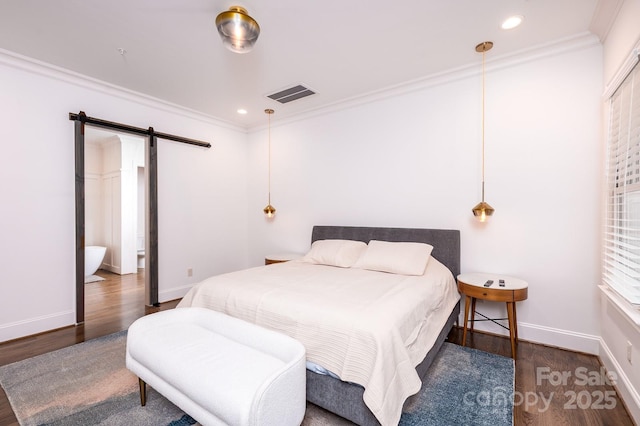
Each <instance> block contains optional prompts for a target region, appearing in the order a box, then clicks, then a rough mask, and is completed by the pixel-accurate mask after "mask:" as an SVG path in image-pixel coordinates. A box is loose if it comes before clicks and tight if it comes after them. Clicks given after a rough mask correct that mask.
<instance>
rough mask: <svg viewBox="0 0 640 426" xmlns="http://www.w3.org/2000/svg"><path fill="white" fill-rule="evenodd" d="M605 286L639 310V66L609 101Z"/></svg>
mask: <svg viewBox="0 0 640 426" xmlns="http://www.w3.org/2000/svg"><path fill="white" fill-rule="evenodd" d="M606 190H607V200H606V216H605V220H606V222H605V229H604V233H605V235H604V268H603V273H604V277H603V279H604V282H605V283H606V284H607V285H608V286H609V287H610V288H612V289H613V290H614V291H615V292H617V293H618V294H619V295H621V296H622V297H624V298H625V299H626V300H627V301H629V302H630V303H632V304H633V305H636V306H635V307H636V308H640V66H638V65H636V66H635V67H634V68H633V69H632V71H631V72H630V73H629V75H628V76H627V77H626V78H625V79H624V81H623V82H622V84H621V85H620V87H619V88H618V89H617V90H616V91H615V92H614V94H613V95H612V96H611V98H610V116H609V140H608V153H607V187H606Z"/></svg>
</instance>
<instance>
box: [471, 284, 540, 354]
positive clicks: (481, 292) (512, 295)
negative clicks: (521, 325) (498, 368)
mask: <svg viewBox="0 0 640 426" xmlns="http://www.w3.org/2000/svg"><path fill="white" fill-rule="evenodd" d="M488 280H493V283H492V284H491V285H490V286H489V287H485V283H486V282H487V281H488ZM501 280H502V281H503V282H504V285H502V286H501V282H500V281H501ZM528 289H529V284H527V282H526V281H524V280H521V279H520V278H515V277H510V276H507V275H499V274H483V273H473V274H460V275H458V290H459V291H460V293H462V294H463V295H465V296H466V300H465V306H464V331H463V334H462V346H464V345H465V343H466V341H467V329H468V324H469V321H470V322H471V331H473V323H474V322H475V321H476V319H475V316H476V300H477V299H480V300H488V301H491V302H505V303H506V304H507V318H498V319H491V318H487V317H485V316H484V315H482V314H480V313H478V315H480V316H482V317H484V318H485V320H488V321H492V322H494V323H496V324H498V325H500V326H501V327H504V328H507V327H505V326H504V325H502V324H500V323H498V322H496V320H504V319H507V320H508V321H509V327H508V330H509V338H510V339H511V356H512V357H513V359H515V358H516V343H517V342H518V321H517V315H516V302H520V301H522V300H526V299H527V296H528ZM470 308H471V319H469V309H470ZM485 320H479V321H485Z"/></svg>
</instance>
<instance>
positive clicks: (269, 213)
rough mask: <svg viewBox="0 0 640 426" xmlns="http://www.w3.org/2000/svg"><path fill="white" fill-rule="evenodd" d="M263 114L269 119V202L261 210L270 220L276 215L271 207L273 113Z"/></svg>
mask: <svg viewBox="0 0 640 426" xmlns="http://www.w3.org/2000/svg"><path fill="white" fill-rule="evenodd" d="M264 112H265V113H266V114H267V116H268V117H269V179H268V181H269V202H268V203H267V207H265V208H264V209H262V211H263V212H264V214H266V215H267V217H268V218H272V217H273V216H274V215H275V214H276V209H275V207H273V206H272V205H271V115H272V114H273V113H274V112H275V111H274V110H272V109H269V108H267V109H265V110H264Z"/></svg>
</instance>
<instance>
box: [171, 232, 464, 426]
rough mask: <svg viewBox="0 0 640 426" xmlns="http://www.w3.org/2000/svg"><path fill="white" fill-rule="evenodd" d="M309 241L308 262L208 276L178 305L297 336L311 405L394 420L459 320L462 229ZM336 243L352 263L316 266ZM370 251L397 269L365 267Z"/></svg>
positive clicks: (363, 419)
mask: <svg viewBox="0 0 640 426" xmlns="http://www.w3.org/2000/svg"><path fill="white" fill-rule="evenodd" d="M357 242H360V243H357ZM311 243H312V247H311V250H310V252H309V253H308V254H307V256H305V258H304V259H301V260H297V261H292V262H285V263H279V264H274V265H268V266H260V267H257V268H250V269H247V270H243V271H237V272H232V273H228V274H222V275H218V276H215V277H210V278H208V279H206V280H204V281H202V282H201V283H198V284H196V285H195V286H194V287H193V288H192V289H191V290H190V291H189V292H188V293H187V295H185V297H184V298H183V299H182V301H181V302H180V303H179V305H178V308H182V307H188V306H199V307H206V308H210V309H214V310H218V311H221V312H224V313H226V314H228V315H232V316H235V317H238V318H241V319H244V320H247V321H249V322H253V323H256V324H258V325H262V326H265V327H267V328H271V329H275V330H278V331H281V332H283V333H285V334H288V335H290V336H292V337H294V338H296V339H298V340H300V341H301V342H302V343H303V344H304V345H305V348H306V349H307V359H308V361H309V363H308V367H309V368H308V370H307V400H308V401H309V402H311V403H313V404H316V405H318V406H320V407H322V408H324V409H327V410H329V411H331V412H333V413H335V414H337V415H339V416H341V417H344V418H346V419H348V420H351V421H352V422H354V423H356V424H359V425H366V426H369V425H380V424H382V425H385V426H386V425H393V424H397V423H398V420H399V418H400V414H401V411H402V406H403V403H405V401H406V400H407V399H408V398H409V397H410V395H413V394H415V393H416V392H418V390H419V389H420V386H421V383H422V382H421V381H422V378H423V377H424V374H425V373H426V371H427V369H428V367H429V365H430V364H431V362H432V360H433V358H434V357H435V355H436V354H437V352H438V350H439V349H440V347H441V346H442V343H443V342H444V340H445V339H446V336H447V334H448V332H449V330H450V329H451V327H452V325H453V323H454V322H455V321H457V318H458V314H459V311H460V304H459V300H460V297H459V294H458V292H457V289H456V286H455V279H454V277H455V276H457V275H458V274H459V272H460V233H459V231H457V230H438V229H410V228H373V227H344V226H315V227H313V230H312V236H311ZM390 243H400V244H390ZM415 243H422V244H415ZM336 244H340V247H341V248H340V250H341V251H340V253H341V255H340V260H339V262H344V261H345V259H347V257H349V256H350V257H351V258H353V259H357V260H353V261H351V260H349V261H348V262H347V263H346V264H341V263H340V264H332V263H331V262H333V260H331V261H325V260H322V261H318V256H317V255H318V253H324V254H326V253H327V247H336ZM425 245H429V246H427V247H432V249H429V250H428V253H427V259H428V261H426V260H425V263H426V266H423V267H422V268H423V269H422V271H423V272H417V273H414V272H412V271H413V269H411V270H405V269H404V268H405V267H407V265H408V267H409V268H414V266H415V262H413V261H412V260H411V259H412V258H413V257H415V256H414V253H417V254H419V255H420V256H418V257H419V258H423V257H424V252H423V251H415V250H426V249H425ZM362 246H364V248H363V247H362ZM318 247H323V249H322V250H324V252H319V251H318ZM345 247H347V248H348V251H345V250H347V249H345ZM390 247H392V248H393V249H394V253H390V252H389V251H388V250H389V248H390ZM374 248H376V250H378V251H374V250H373V249H374ZM405 249H407V250H408V251H404V250H405ZM380 250H382V251H380ZM385 250H386V251H385ZM344 253H348V255H349V256H346V255H344ZM374 253H376V254H377V255H378V256H379V255H380V254H385V253H386V254H387V255H388V256H387V257H388V258H389V259H392V258H393V257H394V256H395V255H396V253H399V254H402V255H403V256H402V259H401V260H402V261H401V265H400V266H397V264H392V265H391V267H392V269H391V270H385V269H384V268H382V269H380V268H379V267H378V266H377V265H378V263H375V262H374V263H373V265H374V266H371V264H367V262H366V261H365V262H364V263H363V261H364V260H365V259H367V260H371V259H373V258H372V257H371V256H370V255H373V254H374ZM312 254H315V255H316V256H315V257H314V256H312ZM405 254H406V255H405ZM387 257H385V258H383V259H380V258H379V257H378V259H377V261H381V262H382V263H384V262H385V259H386V258H387ZM325 258H326V257H325ZM405 258H406V259H409V260H411V261H407V262H404V260H403V259H405ZM323 259H324V258H323ZM331 259H333V258H331ZM416 259H417V258H416ZM349 262H351V263H349ZM385 267H387V265H385ZM396 267H400V270H399V271H396V270H395V269H393V268H396ZM414 269H415V268H414ZM417 270H418V271H420V269H417ZM381 271H382V272H381ZM425 283H427V284H428V285H425ZM416 292H417V293H416ZM434 292H437V293H438V294H442V295H441V296H437V297H436V296H434V294H435V293H434Z"/></svg>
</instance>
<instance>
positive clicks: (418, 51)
mask: <svg viewBox="0 0 640 426" xmlns="http://www.w3.org/2000/svg"><path fill="white" fill-rule="evenodd" d="M620 1H621V0H395V1H388V0H385V1H383V0H340V1H338V0H317V1H310V0H306V1H305V0H272V1H265V0H239V1H237V2H236V1H235V0H2V1H1V2H0V48H1V49H5V50H8V51H12V52H15V53H18V54H20V55H24V56H27V57H31V58H34V59H37V60H40V61H43V62H46V63H50V64H53V65H56V66H58V67H62V68H66V69H69V70H72V71H75V72H78V73H81V74H84V75H87V76H90V77H93V78H96V79H98V80H102V81H106V82H108V83H112V84H115V85H117V86H121V87H125V88H127V89H130V90H133V91H136V92H140V93H143V94H146V95H149V96H152V97H155V98H160V99H162V100H165V101H168V102H171V103H174V104H178V105H181V106H184V107H187V108H190V109H193V110H196V111H199V112H202V113H205V114H207V115H210V116H213V117H216V118H218V119H220V120H223V121H226V122H229V123H233V124H235V125H238V126H241V127H244V128H251V127H254V126H260V125H264V124H265V122H266V119H265V114H264V112H263V111H264V109H265V108H273V109H275V110H276V113H275V115H274V116H273V121H274V122H275V121H276V120H277V119H278V118H280V119H282V118H286V117H292V116H294V115H296V114H300V113H304V112H307V111H310V110H314V109H317V108H321V107H324V106H327V105H332V104H336V103H339V102H342V101H345V100H350V99H354V98H357V97H360V96H364V95H367V94H370V93H373V92H376V91H379V90H382V89H385V88H390V87H394V86H398V85H401V84H404V83H407V82H411V81H415V80H418V79H421V78H426V77H428V76H430V75H433V74H436V73H440V72H443V71H447V70H451V69H455V68H459V67H463V66H470V65H471V66H473V65H474V64H480V61H481V57H480V55H479V54H478V53H476V52H475V46H476V44H478V43H480V42H482V41H485V40H491V41H493V42H494V43H495V46H494V48H493V50H491V52H489V53H488V54H487V61H489V60H490V59H491V57H500V56H503V55H508V54H511V53H514V52H517V51H521V50H523V49H527V48H531V47H534V46H540V45H544V44H547V43H551V42H554V41H557V40H560V39H563V38H567V37H572V36H576V35H583V34H584V33H585V32H588V31H590V30H591V31H594V32H598V31H597V30H598V28H597V27H598V25H594V22H595V23H596V24H597V23H598V22H602V18H598V15H599V14H602V13H603V10H605V11H606V10H607V7H606V3H614V4H615V3H620ZM235 4H238V5H241V6H243V7H245V8H246V9H247V10H248V12H249V14H250V15H251V16H253V17H254V18H255V19H256V20H257V21H258V23H259V24H260V27H261V30H262V32H261V34H260V37H259V39H258V42H257V44H256V46H255V48H254V50H253V51H252V52H250V53H247V54H243V55H240V54H236V53H233V52H230V51H229V50H227V49H225V48H224V47H223V45H222V43H221V41H220V38H219V36H218V34H217V32H216V29H215V24H214V21H215V17H216V15H217V14H218V13H219V12H222V11H224V10H226V9H228V8H229V7H230V6H232V5H235ZM603 5H605V6H603ZM610 9H611V8H610V7H609V10H610ZM512 14H521V15H524V17H525V21H524V23H523V24H522V25H521V26H520V27H518V28H516V29H514V30H510V31H505V30H502V29H501V28H500V23H501V22H502V20H503V19H505V18H506V17H508V16H509V15H512ZM594 17H595V18H594ZM598 35H600V36H601V35H602V34H598ZM119 48H122V49H125V50H126V53H125V54H124V55H121V54H120V53H119V51H118V49H119ZM489 55H491V56H489ZM300 83H302V84H304V85H306V86H307V87H310V88H311V89H313V90H315V91H316V92H317V94H316V95H314V96H311V97H308V98H305V99H301V100H298V101H294V102H291V103H289V104H286V105H281V104H279V103H277V102H275V101H273V100H271V99H268V98H266V97H265V96H266V95H268V94H270V93H273V92H275V91H278V90H280V89H284V88H287V87H289V86H292V85H296V84H300ZM238 108H245V109H247V110H248V114H246V115H240V114H238V113H237V112H236V110H237V109H238ZM87 113H88V114H89V115H91V114H90V111H88V112H87ZM101 118H105V119H108V118H107V117H101Z"/></svg>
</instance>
